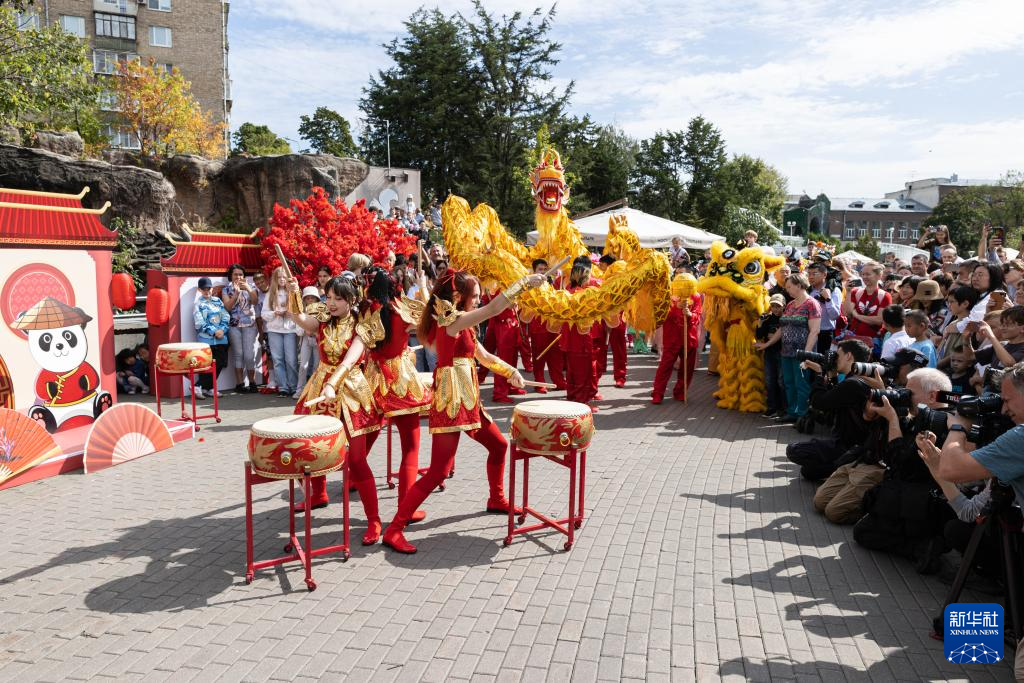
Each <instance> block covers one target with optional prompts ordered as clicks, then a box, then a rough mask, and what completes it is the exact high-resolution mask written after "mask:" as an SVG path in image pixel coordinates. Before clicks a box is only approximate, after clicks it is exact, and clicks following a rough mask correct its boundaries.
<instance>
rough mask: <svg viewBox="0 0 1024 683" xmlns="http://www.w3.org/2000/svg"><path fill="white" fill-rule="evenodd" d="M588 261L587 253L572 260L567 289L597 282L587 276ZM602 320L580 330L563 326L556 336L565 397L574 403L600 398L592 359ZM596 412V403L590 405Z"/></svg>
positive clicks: (580, 287) (589, 267)
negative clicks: (561, 357)
mask: <svg viewBox="0 0 1024 683" xmlns="http://www.w3.org/2000/svg"><path fill="white" fill-rule="evenodd" d="M590 270H591V263H590V258H589V257H588V256H578V257H576V260H575V261H573V263H572V272H571V273H570V275H569V290H568V291H570V292H578V291H579V290H581V289H586V288H587V287H595V286H597V284H598V282H597V280H595V279H593V278H592V277H590ZM600 326H601V323H594V325H592V326H591V327H590V329H588V330H584V331H582V332H580V331H579V330H578V329H577V328H576V326H575V325H569V324H566V325H563V326H562V338H561V339H560V340H559V342H560V344H561V346H562V350H563V351H565V360H566V378H565V383H566V398H568V399H569V400H570V401H576V402H577V403H587V404H589V403H590V402H591V401H593V400H595V399H596V400H600V394H598V393H597V370H596V368H595V363H594V338H595V337H596V336H597V335H598V334H599V332H598V330H600ZM590 408H591V410H593V411H594V412H597V408H596V407H595V406H591V407H590Z"/></svg>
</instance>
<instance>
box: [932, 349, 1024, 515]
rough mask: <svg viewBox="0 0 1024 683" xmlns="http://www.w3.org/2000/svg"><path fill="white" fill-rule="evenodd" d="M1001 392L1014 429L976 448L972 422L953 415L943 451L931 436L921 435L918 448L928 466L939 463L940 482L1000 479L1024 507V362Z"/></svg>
mask: <svg viewBox="0 0 1024 683" xmlns="http://www.w3.org/2000/svg"><path fill="white" fill-rule="evenodd" d="M1001 390H1002V396H1003V413H1004V414H1005V415H1006V416H1008V417H1009V418H1010V419H1011V420H1012V421H1013V423H1014V425H1015V426H1014V427H1013V429H1010V430H1009V431H1007V432H1005V433H1003V434H1002V435H1001V436H999V438H997V439H996V440H995V441H993V442H992V443H990V444H988V445H987V446H982V447H981V448H974V446H973V444H971V443H970V442H969V441H967V433H966V430H968V429H970V422H969V421H967V420H965V419H964V418H962V417H960V416H959V415H951V416H950V417H949V429H950V431H949V435H948V436H947V437H946V442H945V443H944V444H943V445H942V449H941V451H940V450H939V448H938V447H937V446H936V445H935V435H934V434H932V433H931V432H922V433H921V434H918V436H917V447H918V450H919V451H920V453H921V457H922V458H924V459H925V461H926V462H928V461H934V460H935V459H936V458H937V459H938V469H937V472H938V476H939V477H940V478H942V479H944V480H946V481H950V482H953V483H962V482H968V481H976V480H978V479H988V478H990V477H998V478H999V480H1000V481H1002V482H1003V483H1005V484H1009V485H1010V486H1011V487H1013V491H1014V493H1015V494H1016V496H1017V502H1018V504H1019V503H1024V362H1021V363H1017V364H1016V365H1014V366H1013V367H1012V368H1009V369H1007V370H1006V373H1005V374H1004V375H1003V381H1002V385H1001Z"/></svg>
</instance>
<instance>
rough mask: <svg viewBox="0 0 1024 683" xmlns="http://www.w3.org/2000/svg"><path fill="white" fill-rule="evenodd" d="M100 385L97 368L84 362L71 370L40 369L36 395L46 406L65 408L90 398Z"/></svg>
mask: <svg viewBox="0 0 1024 683" xmlns="http://www.w3.org/2000/svg"><path fill="white" fill-rule="evenodd" d="M99 385H100V376H99V375H98V374H97V373H96V369H95V368H93V366H91V365H89V364H88V363H82V364H81V365H79V366H78V367H77V368H75V369H74V370H71V371H70V372H53V371H51V370H42V371H40V372H39V376H38V377H36V396H37V397H38V398H39V400H40V401H42V403H43V405H45V406H49V407H52V408H65V407H67V406H73V405H78V404H79V403H84V402H86V401H88V400H90V399H91V398H92V397H93V396H95V395H96V389H97V388H98V387H99Z"/></svg>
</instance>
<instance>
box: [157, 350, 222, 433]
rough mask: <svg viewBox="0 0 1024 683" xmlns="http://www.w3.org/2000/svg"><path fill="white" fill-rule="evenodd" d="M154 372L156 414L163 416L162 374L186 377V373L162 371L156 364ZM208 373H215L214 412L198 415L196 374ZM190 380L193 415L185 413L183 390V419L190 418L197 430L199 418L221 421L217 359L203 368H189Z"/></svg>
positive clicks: (183, 394) (182, 393) (182, 394)
mask: <svg viewBox="0 0 1024 683" xmlns="http://www.w3.org/2000/svg"><path fill="white" fill-rule="evenodd" d="M153 372H154V373H155V376H156V381H155V382H153V388H154V391H155V392H156V414H157V415H160V416H161V417H163V413H161V412H160V376H161V375H163V376H164V377H184V376H185V373H183V372H160V368H158V367H156V364H154V365H153ZM206 374H212V375H213V412H212V413H206V414H205V415H197V414H196V391H195V386H196V375H206ZM188 382H189V384H190V385H191V386H192V391H191V392H189V395H190V396H191V398H192V417H189V416H188V415H187V414H186V413H185V392H184V391H183V392H181V419H182V420H188V421H190V422H192V424H193V425H194V426H195V428H196V431H197V432H198V431H199V422H198V421H199V420H205V419H208V418H211V417H212V418H213V419H214V420H216V421H217V422H218V423H220V400H219V399H218V397H217V393H218V392H217V361H213V362H212V363H211V364H210V367H208V368H204V369H202V370H196V369H194V368H189V369H188Z"/></svg>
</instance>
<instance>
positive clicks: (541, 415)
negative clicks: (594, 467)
mask: <svg viewBox="0 0 1024 683" xmlns="http://www.w3.org/2000/svg"><path fill="white" fill-rule="evenodd" d="M511 435H512V440H513V441H515V442H516V448H518V449H519V450H521V451H526V452H527V453H536V454H539V455H546V454H549V453H568V452H569V451H570V450H572V449H573V448H575V449H577V450H581V451H582V450H586V449H587V447H589V446H590V439H591V437H593V435H594V416H593V413H592V412H591V410H590V407H589V406H587V405H586V404H583V403H575V402H573V401H524V402H523V403H520V404H518V405H517V406H516V407H515V410H514V411H513V412H512V430H511Z"/></svg>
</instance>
